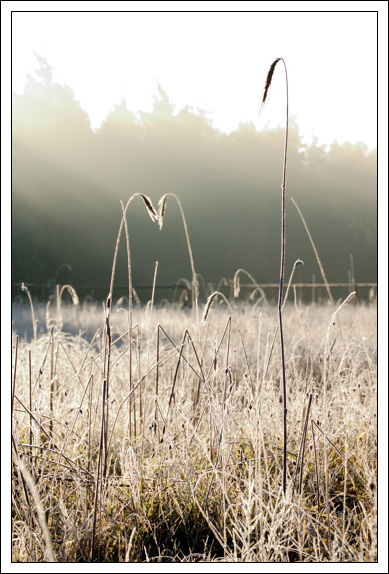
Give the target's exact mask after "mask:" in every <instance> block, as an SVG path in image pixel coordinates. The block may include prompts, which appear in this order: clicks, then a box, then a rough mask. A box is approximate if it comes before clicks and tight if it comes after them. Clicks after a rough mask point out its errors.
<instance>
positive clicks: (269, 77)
mask: <svg viewBox="0 0 389 574" xmlns="http://www.w3.org/2000/svg"><path fill="white" fill-rule="evenodd" d="M280 61H281V62H282V63H283V64H284V70H285V82H286V123H285V143H284V164H283V170H282V184H281V262H280V284H279V289H278V323H279V330H280V345H281V366H282V394H283V404H284V420H283V426H284V444H283V475H282V489H283V492H284V494H285V493H286V463H287V439H288V433H287V417H288V407H287V402H286V372H285V349H284V330H283V325H282V293H283V285H284V276H285V198H286V191H285V189H286V188H285V186H286V159H287V154H288V129H289V94H288V72H287V69H286V64H285V61H284V59H283V58H277V59H276V60H274V62H273V63H272V65H271V66H270V68H269V71H268V73H267V77H266V83H265V88H264V91H263V97H262V103H261V109H260V112H259V113H261V111H262V109H263V106H264V105H265V102H266V98H267V94H268V91H269V88H270V85H271V81H272V78H273V74H274V70H275V67H276V65H277V64H278V62H280Z"/></svg>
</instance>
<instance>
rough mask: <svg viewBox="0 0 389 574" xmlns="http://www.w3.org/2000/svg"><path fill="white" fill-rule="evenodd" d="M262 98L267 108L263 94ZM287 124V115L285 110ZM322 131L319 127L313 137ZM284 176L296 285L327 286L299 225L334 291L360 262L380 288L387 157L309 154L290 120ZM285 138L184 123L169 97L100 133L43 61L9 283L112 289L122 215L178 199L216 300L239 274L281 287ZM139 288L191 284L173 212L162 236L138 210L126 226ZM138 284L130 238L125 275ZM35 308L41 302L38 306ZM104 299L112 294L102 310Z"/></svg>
mask: <svg viewBox="0 0 389 574" xmlns="http://www.w3.org/2000/svg"><path fill="white" fill-rule="evenodd" d="M259 98H260V94H259ZM280 118H281V120H282V118H283V110H280ZM312 128H313V129H314V126H312ZM289 129H290V131H289V149H288V164H287V185H286V193H287V204H286V209H287V214H286V224H287V231H286V278H288V277H289V275H290V272H291V270H292V267H293V264H294V261H295V260H297V259H302V260H303V261H304V266H301V267H298V268H297V270H296V275H295V280H296V281H298V282H304V281H305V282H310V281H312V277H313V275H315V277H316V280H317V281H321V275H320V270H319V266H318V263H317V261H316V258H315V255H314V252H313V249H312V246H311V243H310V241H309V238H308V236H307V233H306V231H305V229H304V226H303V223H302V221H301V219H300V216H299V215H298V213H297V210H296V208H295V206H294V205H293V203H292V201H291V198H294V200H295V201H296V202H297V204H298V205H299V207H300V209H301V211H302V213H303V215H304V218H305V220H306V223H307V225H308V227H309V229H310V232H311V235H312V238H313V240H314V242H315V244H316V247H317V250H318V252H319V255H320V258H321V261H322V264H323V267H324V269H325V272H326V275H327V279H328V280H329V281H330V282H346V281H347V280H348V272H349V270H350V261H351V256H352V259H353V264H354V269H355V277H356V280H357V281H360V282H375V281H376V280H377V157H376V151H372V152H368V150H367V148H366V146H364V144H356V145H352V144H349V143H344V144H342V145H339V144H337V143H336V142H334V143H332V144H331V145H329V146H327V147H320V146H319V145H318V144H317V141H314V142H313V143H312V144H309V145H306V144H304V143H303V141H302V137H301V135H300V133H299V129H298V126H297V125H296V122H295V121H294V120H293V117H292V118H291V120H290V128H289ZM283 145H284V129H283V127H278V128H275V129H265V130H263V131H261V132H259V131H257V130H256V128H255V126H254V124H242V125H240V126H239V128H238V129H236V130H235V131H234V132H232V133H230V134H225V133H222V132H221V131H219V130H217V129H215V128H214V127H213V126H212V122H211V121H210V120H209V119H208V116H207V114H206V113H205V112H202V111H199V110H194V109H192V108H190V107H185V108H184V109H181V110H179V111H176V110H175V108H174V104H173V103H172V102H171V101H170V99H169V97H168V95H167V94H166V93H165V91H164V90H163V89H162V87H161V86H159V87H158V93H157V94H156V95H155V97H154V107H153V110H152V112H151V113H145V112H139V113H137V114H133V113H131V112H130V111H128V109H127V107H126V103H125V101H121V102H120V103H119V104H117V105H115V106H113V109H112V111H111V112H110V113H109V115H108V117H107V118H106V120H105V121H104V123H103V124H102V125H101V127H100V128H99V129H98V130H97V131H95V132H94V131H93V130H92V129H91V126H90V121H89V118H88V115H87V113H86V112H85V111H84V110H83V109H82V108H81V107H80V104H79V103H78V102H77V101H76V100H75V96H74V93H73V90H72V89H70V88H69V87H67V86H64V85H59V84H56V83H54V82H53V80H52V69H51V67H50V66H49V65H48V64H47V63H46V62H44V61H41V63H40V68H39V70H38V71H37V73H36V75H35V76H34V77H32V76H31V77H30V78H29V80H28V83H27V85H26V87H25V90H24V92H23V94H13V97H12V282H13V283H17V282H22V281H24V282H26V283H29V282H30V283H40V284H47V282H48V281H50V279H53V277H54V276H55V273H56V271H57V270H58V269H59V268H60V266H61V265H62V264H64V263H66V264H67V265H69V266H71V268H72V270H71V271H70V270H69V268H68V267H66V266H64V267H63V268H62V269H61V271H60V273H59V274H58V277H57V278H58V281H59V282H60V283H62V284H63V283H71V284H73V285H75V286H77V285H80V284H98V285H106V286H107V289H108V286H109V281H110V274H111V266H112V259H113V253H114V249H115V243H116V237H117V233H118V229H119V225H120V220H121V215H122V209H121V205H120V200H122V201H123V202H124V203H126V201H127V200H128V198H129V197H130V196H131V195H132V194H134V193H138V192H141V193H144V194H146V195H148V196H149V197H150V198H151V200H152V202H153V203H154V205H155V206H157V204H158V200H159V198H160V197H161V196H162V195H163V194H165V193H174V194H176V195H177V196H178V197H179V199H180V201H181V204H182V208H183V210H184V213H185V216H186V220H187V225H188V230H189V234H190V239H191V244H192V248H193V256H194V262H195V267H196V271H197V272H198V273H199V274H200V275H201V276H202V278H203V279H204V281H205V282H206V283H208V282H213V283H214V285H215V286H216V285H217V284H218V283H219V281H220V280H222V278H227V279H231V278H232V277H233V275H234V273H235V271H236V270H237V269H239V268H243V269H245V270H247V271H248V272H249V273H251V275H253V276H254V277H255V279H256V280H257V282H259V283H268V282H269V283H276V282H277V281H278V278H279V260H280V219H281V213H280V209H281V208H280V203H281V179H282V161H283ZM127 220H128V230H129V237H130V243H131V256H132V267H133V282H134V285H137V284H144V283H148V284H150V283H152V279H153V274H154V266H155V261H158V262H159V267H158V276H157V283H158V284H163V283H175V282H177V281H179V280H180V279H181V278H186V279H188V280H190V279H191V268H190V261H189V257H188V250H187V245H186V241H185V233H184V227H183V224H182V220H181V216H180V212H179V209H178V206H177V204H176V202H175V201H174V199H172V198H171V199H170V202H168V205H167V210H166V216H165V220H164V225H163V229H162V230H159V229H158V226H157V225H156V224H155V223H152V221H151V220H150V218H149V217H148V215H147V213H146V210H145V209H144V206H143V204H142V203H141V201H139V198H136V199H135V201H134V202H133V203H132V204H131V206H130V209H129V212H128V218H127ZM116 282H117V283H118V284H127V260H126V250H125V237H124V235H123V237H122V242H121V248H120V252H119V260H118V267H117V274H116ZM37 294H38V293H37ZM106 295H107V293H104V297H105V296H106Z"/></svg>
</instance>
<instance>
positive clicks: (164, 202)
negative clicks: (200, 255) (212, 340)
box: [158, 193, 200, 338]
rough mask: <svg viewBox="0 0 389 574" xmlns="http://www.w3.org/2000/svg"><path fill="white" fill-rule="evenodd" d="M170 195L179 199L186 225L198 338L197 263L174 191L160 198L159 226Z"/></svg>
mask: <svg viewBox="0 0 389 574" xmlns="http://www.w3.org/2000/svg"><path fill="white" fill-rule="evenodd" d="M168 197H174V199H175V200H176V201H177V204H178V207H179V210H180V213H181V218H182V223H183V225H184V231H185V237H186V244H187V246H188V253H189V260H190V266H191V270H192V306H193V307H194V308H195V313H196V324H197V338H199V337H200V318H199V303H198V298H199V285H198V281H197V275H196V269H195V265H194V259H193V252H192V246H191V243H190V238H189V232H188V226H187V224H186V218H185V214H184V210H183V209H182V205H181V202H180V200H179V199H178V197H177V196H176V195H175V194H174V193H166V194H165V195H163V196H162V197H161V199H160V200H159V203H158V215H159V228H160V229H162V225H163V217H164V215H165V211H166V205H167V199H168Z"/></svg>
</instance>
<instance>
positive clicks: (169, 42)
mask: <svg viewBox="0 0 389 574" xmlns="http://www.w3.org/2000/svg"><path fill="white" fill-rule="evenodd" d="M3 4H12V5H20V7H17V6H16V7H14V8H13V9H14V10H34V9H36V10H40V9H43V10H44V9H47V8H48V7H50V8H51V9H54V10H64V8H63V7H64V5H65V7H66V8H67V9H68V10H67V11H61V12H57V13H56V12H47V11H46V12H39V11H32V12H26V11H25V12H16V13H13V17H12V79H13V89H14V91H18V92H21V91H22V90H23V87H24V85H25V82H26V78H27V73H33V71H34V69H36V68H37V61H36V58H35V56H34V51H35V52H37V53H38V54H40V55H41V56H43V57H44V58H46V59H47V61H48V63H49V64H50V65H51V66H53V67H54V69H55V75H54V81H58V82H60V83H65V84H67V85H69V86H71V87H72V88H73V89H74V92H75V97H76V99H77V100H79V101H80V103H81V106H82V107H83V108H84V109H85V110H86V111H87V113H88V115H89V117H90V118H91V123H92V127H94V128H97V127H99V125H100V124H101V122H102V121H103V120H104V118H105V117H106V116H107V114H108V112H109V110H110V109H112V106H113V104H114V103H119V101H120V100H121V98H122V97H124V98H125V100H126V101H127V106H128V108H129V109H130V110H131V111H133V112H137V111H139V110H144V111H149V110H151V106H152V95H153V94H156V93H157V83H158V82H159V83H160V84H161V86H162V88H163V89H164V90H165V91H166V92H167V94H168V96H169V97H170V99H171V100H172V101H173V103H174V104H175V106H176V108H175V109H176V111H179V110H180V109H181V108H182V107H184V106H185V105H192V106H194V107H195V108H196V107H199V108H201V109H205V110H207V111H208V112H210V117H211V118H212V121H213V125H214V126H215V127H218V128H220V129H222V130H223V131H227V132H228V131H231V130H233V129H235V128H236V127H238V125H239V123H240V122H242V121H243V122H250V121H251V122H253V123H254V124H255V125H256V127H257V128H258V129H261V128H263V126H264V125H265V124H266V123H268V124H269V125H270V126H274V125H277V124H280V125H284V121H285V112H284V109H285V108H284V106H285V90H284V86H285V80H284V74H283V67H282V66H278V67H277V69H276V73H275V76H274V80H273V84H272V88H271V93H270V98H269V101H268V104H267V106H266V108H265V111H264V113H263V116H261V118H260V119H258V111H259V107H260V99H261V97H262V90H263V85H264V81H265V78H266V74H267V71H268V68H269V66H270V64H271V63H272V62H273V60H274V59H275V58H277V57H283V58H284V59H285V61H286V65H287V68H288V79H289V98H290V103H289V112H290V115H292V116H295V117H296V121H297V123H298V125H299V127H300V130H301V133H302V135H303V137H304V139H305V140H306V141H308V142H309V141H311V138H312V136H313V135H315V136H316V137H318V138H319V143H320V144H329V143H332V142H333V141H334V140H337V141H338V142H339V143H343V142H344V141H350V142H352V143H355V142H358V141H362V142H364V143H366V144H367V145H368V147H369V148H370V149H373V148H375V147H376V145H377V88H376V87H377V17H376V13H374V12H351V11H346V12H331V11H328V9H329V10H331V6H332V5H333V4H334V5H336V6H337V8H336V9H338V10H339V9H342V5H343V4H346V5H348V7H350V6H352V7H353V8H354V9H358V5H359V4H361V5H363V6H362V9H363V10H369V9H372V10H373V9H374V6H373V5H376V4H380V3H376V2H370V3H366V2H362V3H358V2H353V3H350V2H349V3H342V2H337V3H332V2H314V3H313V2H305V3H304V2H303V3H301V2H297V3H295V2H287V3H285V2H275V3H273V2H239V3H236V2H232V3H229V2H223V3H221V2H218V3H212V2H206V3H202V2H194V3H193V2H174V3H169V2H168V3H165V2H158V3H155V2H146V3H142V2H140V3H137V2H131V3H129V2H124V3H120V2H110V3H106V2H102V3H99V2H93V3H91V2H76V3H73V2H65V3H64V2H8V3H7V2H5V3H3ZM92 4H93V6H94V7H95V8H96V9H98V8H99V6H102V9H104V8H106V7H107V6H108V7H109V9H111V8H112V9H115V7H116V8H118V7H119V9H120V8H122V9H123V5H124V9H125V8H126V7H128V6H129V7H131V8H133V9H134V10H136V9H140V10H142V9H143V10H144V9H145V7H146V9H148V10H152V9H153V7H154V11H148V12H144V11H143V12H117V11H116V12H115V11H110V12H103V11H101V12H98V11H97V12H90V11H88V12H79V11H78V12H70V11H69V9H70V10H71V9H72V8H73V7H74V6H76V9H77V10H80V9H81V10H82V9H83V8H85V9H86V10H88V9H90V6H91V5H92ZM381 4H385V5H386V2H381ZM166 5H167V9H169V6H172V7H173V9H175V10H178V9H181V10H182V9H183V10H189V11H188V12H177V11H175V12H174V11H170V12H167V11H165V12H163V11H162V12H157V10H161V8H162V9H163V7H164V6H166ZM215 5H216V10H218V11H216V12H210V11H208V12H204V11H199V10H201V9H202V8H203V7H204V6H205V10H210V9H212V6H215ZM220 5H223V8H224V9H225V10H226V11H221V10H220ZM301 5H302V6H303V7H304V8H305V9H307V8H308V9H310V8H311V9H312V7H313V9H314V10H317V7H320V6H321V5H324V7H325V11H321V12H312V11H311V12H303V11H295V12H287V11H277V12H274V11H273V12H256V11H255V10H258V9H264V8H265V9H266V8H267V7H268V9H274V6H276V7H277V9H280V8H282V6H286V7H287V9H290V8H291V7H296V9H297V10H298V8H299V6H301ZM193 6H194V8H191V7H193ZM367 6H369V8H367ZM326 8H327V10H326ZM229 9H230V10H242V11H240V12H236V11H235V12H228V11H227V10H229ZM243 10H247V11H243ZM386 10H387V8H386Z"/></svg>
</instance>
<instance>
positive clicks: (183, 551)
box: [12, 297, 377, 562]
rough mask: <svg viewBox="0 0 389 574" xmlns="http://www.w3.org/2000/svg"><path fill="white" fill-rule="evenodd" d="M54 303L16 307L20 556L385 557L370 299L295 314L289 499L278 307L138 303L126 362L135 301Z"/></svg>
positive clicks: (291, 325)
mask: <svg viewBox="0 0 389 574" xmlns="http://www.w3.org/2000/svg"><path fill="white" fill-rule="evenodd" d="M118 308H119V309H122V310H117V309H118ZM59 311H60V314H58V309H56V307H55V305H54V304H53V305H51V306H50V307H49V311H48V314H47V309H46V307H45V306H41V307H40V306H39V305H36V306H35V308H34V312H35V319H36V320H38V321H39V323H38V327H37V332H36V340H35V341H34V340H33V330H32V327H31V309H30V307H29V306H28V305H21V306H18V305H15V306H14V309H13V382H14V401H13V439H14V444H15V447H16V449H15V453H17V455H16V457H15V465H14V467H13V474H12V517H13V532H12V558H13V560H14V561H25V562H41V561H45V560H48V559H49V554H48V549H49V545H50V544H51V548H52V551H53V554H54V556H55V559H56V560H57V561H60V562H75V561H91V560H94V561H102V562H112V561H113V562H121V561H133V562H135V561H136V562H141V561H152V562H170V561H172V562H195V561H209V562H212V561H225V562H239V561H243V562H250V561H254V562H281V561H303V562H318V561H320V562H322V561H337V562H338V561H340V562H342V561H352V562H372V561H375V560H376V559H377V554H376V552H377V550H376V543H377V525H376V515H377V508H376V471H377V424H376V408H377V365H376V319H377V316H376V315H377V309H376V307H375V306H364V305H362V304H359V305H355V306H354V305H353V304H352V303H349V304H348V305H346V306H344V307H342V308H341V309H340V311H339V313H338V314H337V316H336V320H333V315H334V309H333V307H332V306H331V305H328V306H315V305H313V306H309V307H308V306H304V305H300V304H295V305H293V304H288V305H286V307H285V309H284V312H283V322H284V333H285V335H284V339H285V360H286V376H287V383H288V385H287V389H288V444H287V451H288V468H287V493H286V496H284V495H283V491H282V472H283V470H282V466H283V462H282V452H283V440H282V439H283V426H282V425H283V404H282V401H283V398H282V383H281V377H282V375H281V367H280V364H281V361H280V345H279V340H278V336H277V329H278V321H277V308H276V307H272V306H270V305H268V304H267V303H266V301H264V300H262V301H259V302H258V303H257V304H253V303H249V302H240V303H234V302H230V306H229V307H228V306H227V305H226V303H225V301H224V300H223V299H222V298H221V297H219V298H218V297H215V298H214V300H213V302H212V306H211V308H210V311H209V313H208V316H207V319H206V322H205V323H201V325H200V332H199V334H198V333H197V329H198V323H197V317H196V314H195V313H194V310H193V311H192V310H191V309H189V310H186V309H183V308H180V307H179V306H178V305H166V306H157V305H155V304H154V307H152V306H151V305H148V306H145V307H142V308H134V309H133V317H132V326H133V327H132V337H131V357H130V352H129V337H128V312H127V311H128V309H127V308H126V302H125V301H123V302H120V303H119V307H118V306H117V305H116V303H115V304H114V305H113V307H112V310H111V315H110V331H111V332H110V337H107V321H106V314H105V313H104V310H103V306H102V304H95V303H92V302H91V303H89V304H88V303H84V304H83V303H81V304H80V305H77V306H73V305H64V304H62V305H61V308H60V309H59ZM17 336H18V337H17ZM130 361H131V364H132V367H131V377H130V376H129V372H130ZM104 381H106V383H105V382H104ZM104 385H106V386H107V393H106V394H103V386H104ZM324 390H325V392H324ZM310 395H312V397H311V403H310V409H309V412H308V414H307V409H308V404H309V401H310ZM103 397H104V400H103ZM304 423H306V432H304ZM304 437H305V439H304ZM299 452H300V459H299V458H298V457H299ZM20 458H21V460H22V463H23V465H24V466H23V467H22V468H21V466H20V464H19V463H18V460H20ZM28 474H30V475H31V476H32V478H33V482H34V484H35V488H36V493H35V494H38V497H39V500H40V502H41V505H42V508H43V511H44V512H45V516H46V518H45V520H43V519H42V517H39V514H38V512H37V506H36V503H35V502H34V500H35V499H34V497H33V494H32V489H31V488H30V486H29V484H28V481H27V477H28ZM45 521H46V524H47V526H48V533H49V535H50V540H51V542H50V543H47V542H45V537H44V526H45ZM46 534H47V533H46ZM92 546H93V547H92Z"/></svg>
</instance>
